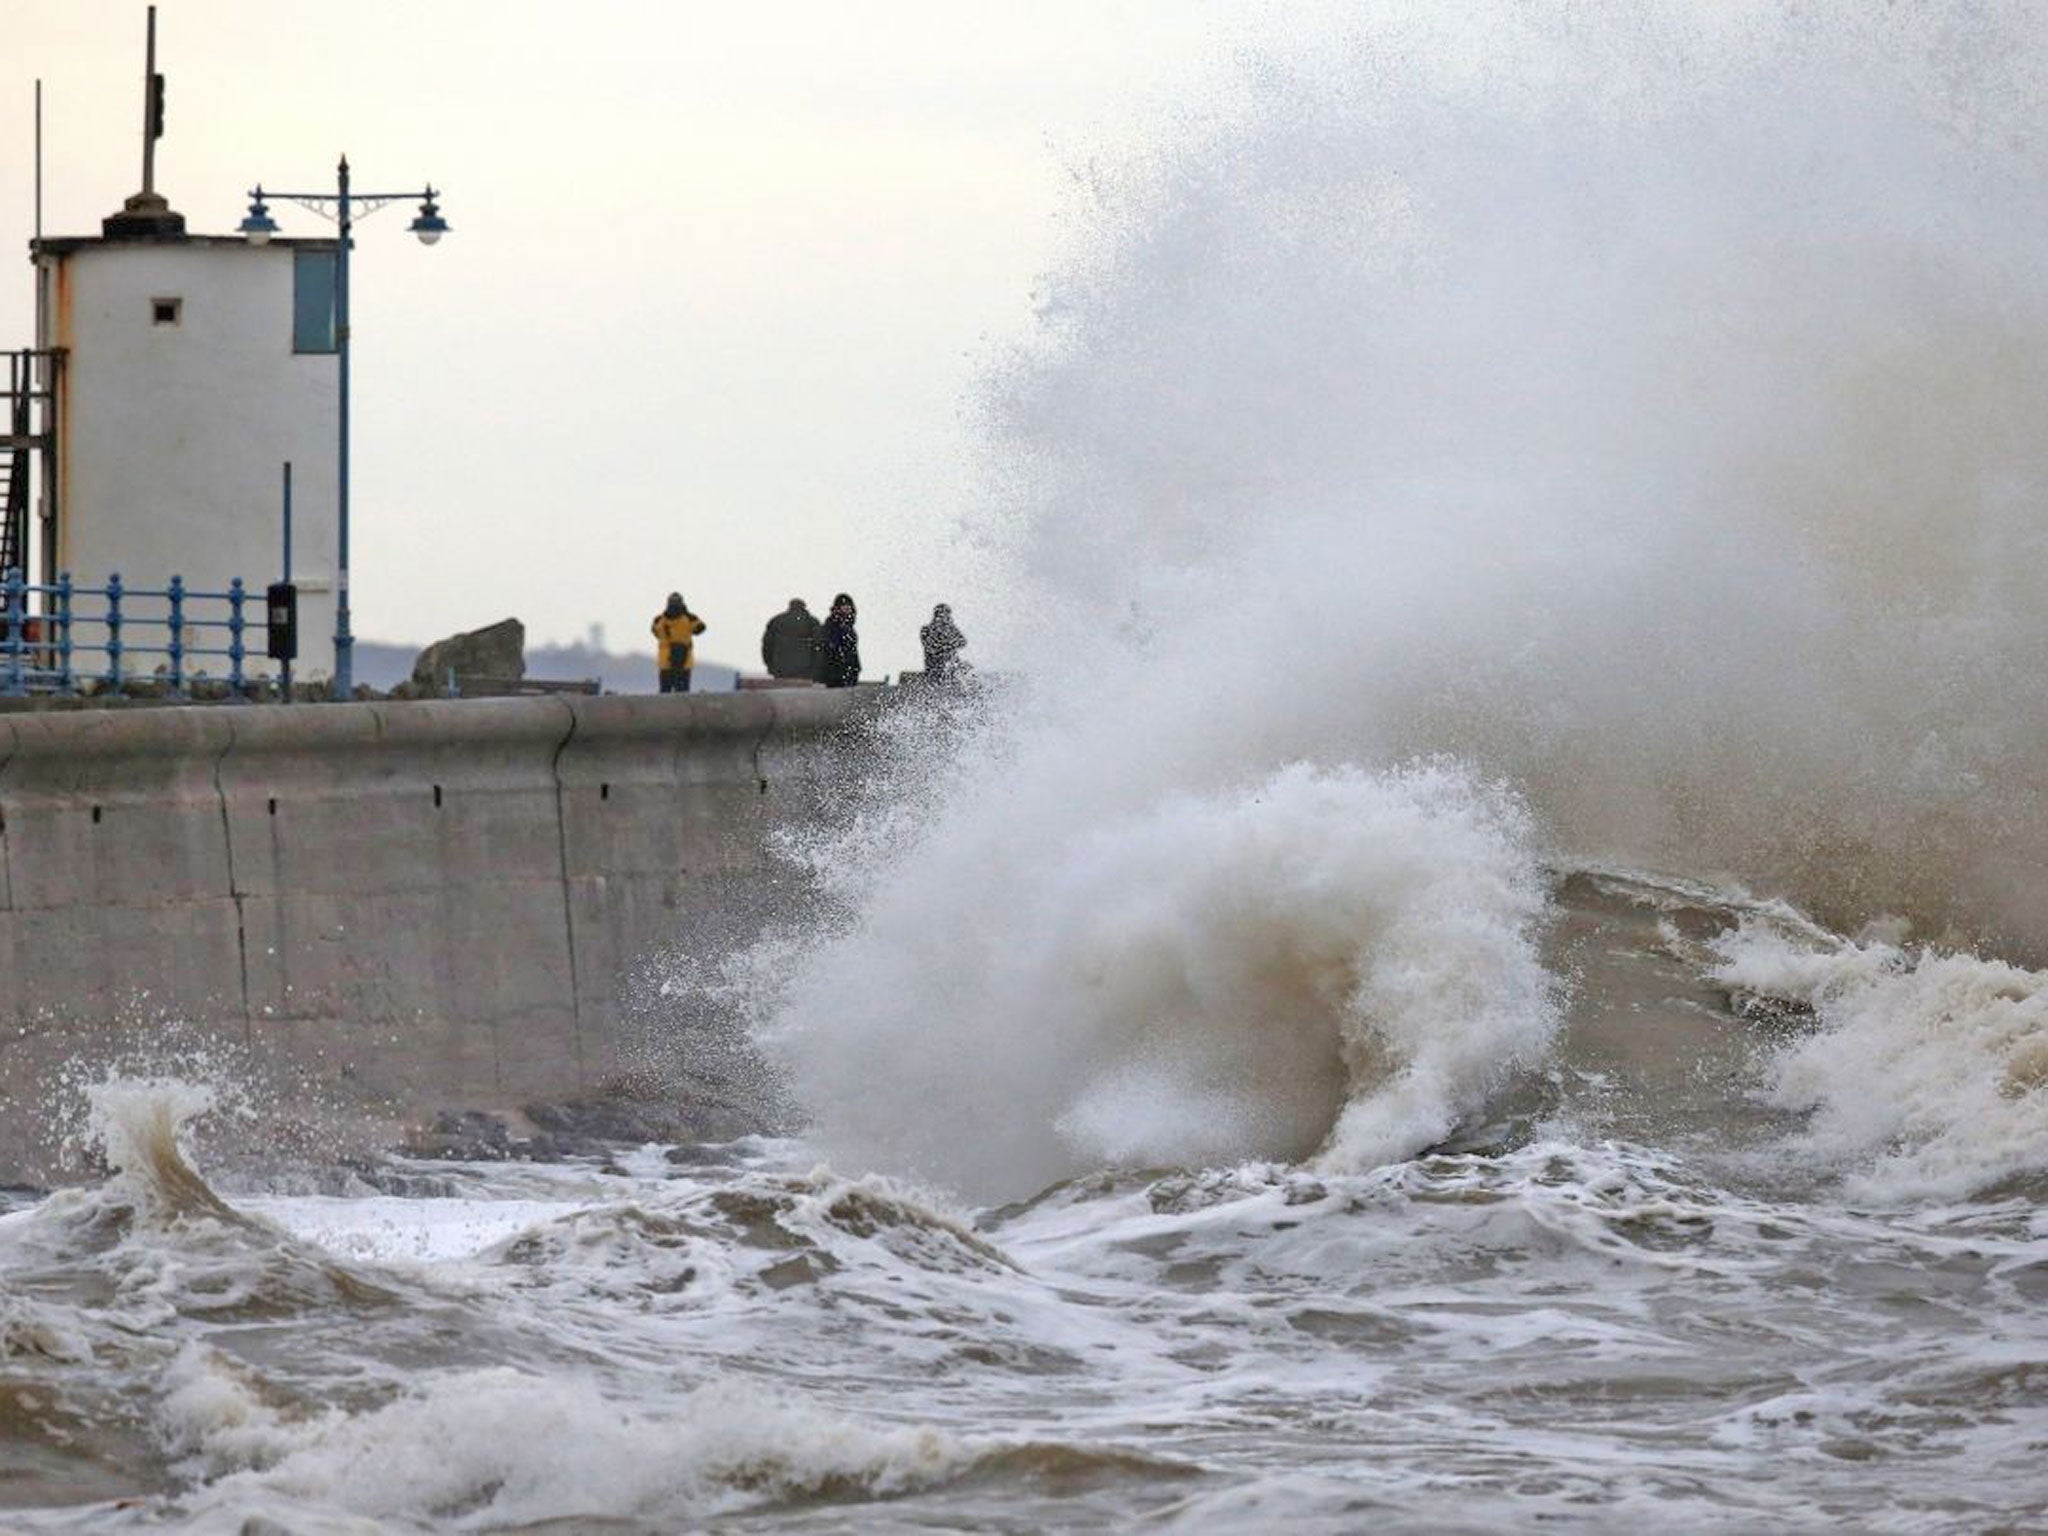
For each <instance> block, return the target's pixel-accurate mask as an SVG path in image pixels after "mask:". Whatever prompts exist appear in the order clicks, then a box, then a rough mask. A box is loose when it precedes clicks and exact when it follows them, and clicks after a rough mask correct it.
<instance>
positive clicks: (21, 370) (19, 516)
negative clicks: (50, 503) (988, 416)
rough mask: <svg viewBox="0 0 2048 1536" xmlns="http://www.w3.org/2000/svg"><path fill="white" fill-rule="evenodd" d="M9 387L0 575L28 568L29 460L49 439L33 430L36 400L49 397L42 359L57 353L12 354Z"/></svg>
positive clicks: (3, 406)
mask: <svg viewBox="0 0 2048 1536" xmlns="http://www.w3.org/2000/svg"><path fill="white" fill-rule="evenodd" d="M5 356H6V358H7V374H6V388H5V389H4V390H0V573H5V572H7V571H13V570H19V571H20V572H21V573H22V574H23V575H25V576H32V575H33V573H32V572H30V571H29V570H28V517H29V496H28V490H29V461H30V456H31V455H32V454H33V453H34V451H35V450H36V449H38V448H41V447H44V446H46V441H47V440H46V439H45V438H43V437H41V436H39V435H37V433H36V432H35V430H34V422H35V402H36V400H38V399H47V398H48V395H49V389H48V387H47V386H45V387H43V388H41V389H38V388H37V386H36V364H37V362H38V360H40V359H43V358H47V357H51V356H53V354H49V353H40V352H36V351H32V350H24V351H20V352H9V353H6V354H5Z"/></svg>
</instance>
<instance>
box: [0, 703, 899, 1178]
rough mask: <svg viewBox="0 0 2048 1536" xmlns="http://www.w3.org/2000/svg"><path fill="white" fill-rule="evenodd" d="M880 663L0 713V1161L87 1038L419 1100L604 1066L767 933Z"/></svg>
mask: <svg viewBox="0 0 2048 1536" xmlns="http://www.w3.org/2000/svg"><path fill="white" fill-rule="evenodd" d="M871 707H873V703H872V696H871V695H869V694H868V692H867V691H866V690H861V691H860V693H859V694H858V695H856V694H855V693H853V692H850V691H849V692H826V691H822V690H819V691H775V692H761V693H739V694H727V695H701V696H700V695H691V696H688V697H682V698H677V697H668V698H660V697H657V698H589V697H573V696H571V697H562V696H557V697H550V698H527V699H499V700H476V701H448V702H438V703H435V702H422V703H392V704H378V703H369V704H347V705H334V706H317V707H305V706H300V707H293V708H285V707H277V706H265V707H249V708H229V707H216V708H186V709H153V710H135V711H123V712H99V711H94V712H79V713H68V714H24V715H13V716H0V1063H4V1069H5V1070H4V1073H0V1078H4V1084H5V1087H4V1095H5V1099H6V1100H7V1102H5V1103H4V1104H0V1180H4V1179H6V1178H7V1177H10V1176H11V1177H23V1176H31V1177H32V1176H35V1173H36V1165H37V1164H38V1162H39V1161H40V1160H41V1158H42V1157H43V1156H44V1152H45V1151H46V1148H45V1149H43V1150H35V1149H34V1146H33V1144H34V1143H36V1142H37V1141H38V1140H39V1139H40V1140H42V1141H47V1127H46V1125H45V1124H44V1122H45V1121H46V1120H47V1118H48V1117H49V1115H50V1114H51V1113H52V1105H51V1102H50V1101H51V1100H53V1099H54V1098H55V1097H57V1096H58V1094H59V1090H60V1088H63V1087H65V1086H66V1085H67V1078H68V1077H75V1076H77V1075H78V1073H79V1069H80V1066H81V1064H85V1066H86V1068H87V1070H90V1067H91V1064H92V1063H95V1062H97V1061H100V1060H102V1059H112V1056H113V1054H114V1053H113V1045H114V1044H115V1043H118V1044H119V1045H120V1047H121V1048H122V1050H124V1051H126V1052H127V1053H128V1054H129V1056H130V1057H131V1059H132V1058H133V1057H135V1056H136V1055H138V1054H140V1055H141V1056H143V1057H145V1058H146V1057H147V1055H148V1048H149V1046H150V1043H151V1042H152V1040H156V1039H159V1038H161V1039H165V1040H169V1039H171V1038H173V1037H175V1038H176V1039H177V1040H179V1041H184V1042H190V1041H192V1040H195V1039H198V1040H207V1039H211V1040H217V1041H220V1042H224V1043H227V1044H230V1045H232V1046H233V1047H234V1048H235V1050H236V1051H237V1052H238V1053H240V1056H241V1057H242V1058H243V1059H246V1060H249V1061H253V1062H255V1063H257V1064H259V1065H260V1066H262V1067H263V1068H264V1070H266V1071H268V1072H270V1073H271V1074H272V1075H273V1076H276V1075H279V1074H283V1075H286V1076H291V1075H296V1077H297V1078H298V1079H299V1080H301V1081H305V1082H307V1083H308V1084H309V1085H311V1086H317V1087H318V1088H319V1089H320V1095H319V1096H320V1097H321V1098H322V1099H323V1101H327V1102H337V1101H338V1102H345V1103H346V1104H348V1105H351V1106H353V1107H355V1108H356V1109H358V1110H360V1111H361V1112H362V1113H363V1114H365V1115H368V1116H370V1117H372V1118H373V1119H376V1120H380V1121H381V1122H383V1123H384V1124H386V1125H387V1126H388V1127H390V1128H391V1129H392V1130H394V1131H396V1130H397V1129H398V1128H399V1127H401V1126H403V1125H404V1124H405V1123H406V1122H408V1121H415V1122H416V1121H417V1120H418V1119H420V1118H421V1117H423V1116H427V1115H431V1114H432V1113H434V1112H435V1111H437V1110H440V1109H445V1108H457V1107H460V1108H486V1109H503V1108H516V1107H517V1106H519V1105H521V1104H523V1103H527V1102H531V1101H534V1100H556V1099H562V1098H567V1097H573V1096H575V1095H577V1094H579V1093H588V1092H590V1091H592V1090H594V1089H596V1088H598V1087H600V1086H602V1085H603V1084H605V1083H606V1082H608V1081H609V1080H611V1079H613V1078H615V1077H616V1076H617V1075H618V1074H619V1073H620V1072H621V1070H622V1069H623V1068H624V1067H625V1066H626V1065H627V1064H628V1062H627V1055H628V1050H629V1044H630V1036H631V1033H632V1031H631V1029H630V1028H629V1027H628V1024H629V1021H628V1019H627V1012H628V1007H627V1004H628V998H627V989H628V987H629V985H630V982H631V978H632V975H633V972H634V968H635V967H636V965H639V964H641V963H643V962H645V961H646V960H647V959H648V958H649V957H650V956H657V955H662V954H680V955H684V956H687V955H689V954H692V953H701V952H705V951H707V950H710V949H712V948H715V947H722V946H724V945H725V944H729V943H731V942H733V941H734V940H735V939H740V938H744V937H745V936H746V935H747V932H748V931H750V930H751V928H752V927H753V926H755V925H757V924H758V922H759V920H760V918H761V917H762V916H763V915H764V914H766V913H770V912H772V911H773V910H774V909H775V908H776V906H777V903H778V900H779V899H780V897H781V894H782V893H783V892H785V890H786V882H787V880H788V878H789V877H788V876H787V875H786V874H785V873H783V872H782V870H781V866H779V865H777V864H776V863H775V862H774V861H773V860H772V859H771V858H770V856H769V854H768V851H767V846H766V842H767V836H768V832H769V830H770V828H771V826H773V825H774V824H775V822H776V821H777V819H778V818H788V817H792V816H802V815H805V814H807V813H808V812H807V808H808V807H810V806H811V805H813V804H814V803H815V800H816V796H817V795H818V793H819V790H820V783H821V780H822V778H823V777H824V775H825V774H826V773H827V772H828V771H829V766H828V765H830V764H831V763H833V762H834V761H836V760H837V759H838V757H839V755H840V750H841V749H840V748H838V747H836V746H835V745H834V743H835V741H836V740H837V739H838V738H839V737H840V736H841V735H843V733H844V729H845V727H846V726H847V725H848V723H849V718H850V716H851V715H852V714H853V713H855V712H858V711H860V710H862V709H864V708H871Z"/></svg>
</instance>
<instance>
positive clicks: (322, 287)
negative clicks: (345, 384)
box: [292, 251, 335, 352]
mask: <svg viewBox="0 0 2048 1536" xmlns="http://www.w3.org/2000/svg"><path fill="white" fill-rule="evenodd" d="M334 257H335V253H334V252H333V251H293V252H292V350H293V351H294V352H332V351H333V350H334Z"/></svg>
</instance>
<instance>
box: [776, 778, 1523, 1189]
mask: <svg viewBox="0 0 2048 1536" xmlns="http://www.w3.org/2000/svg"><path fill="white" fill-rule="evenodd" d="M1110 798H1111V799H1112V800H1113V801H1119V802H1120V801H1124V800H1126V799H1127V798H1128V797H1127V794H1126V793H1125V792H1124V791H1122V790H1119V791H1116V792H1114V793H1113V794H1112V796H1111V797H1110ZM982 812H983V807H982V806H981V805H980V804H979V803H974V804H970V805H969V806H967V807H966V808H964V809H960V808H957V807H956V811H955V814H953V815H952V816H950V817H949V818H948V819H947V820H945V821H944V822H942V823H941V824H940V825H939V826H937V827H936V828H935V829H934V830H933V833H932V835H931V836H930V837H929V838H928V839H926V840H925V841H924V842H922V843H920V844H917V845H916V846H915V847H914V848H913V849H912V850H911V851H909V852H908V853H906V854H905V855H904V856H903V857H902V858H901V860H900V862H898V863H897V864H896V865H895V866H894V867H893V868H892V870H891V881H890V883H888V884H886V885H885V886H883V887H881V888H880V889H878V890H876V891H875V892H874V893H873V894H872V896H871V899H870V901H869V903H868V905H867V906H866V908H865V910H864V911H863V912H862V914H861V917H860V919H859V922H858V923H857V924H856V925H855V927H854V928H853V929H852V930H851V931H850V932H849V933H847V934H846V935H844V936H843V937H841V938H840V939H838V940H836V941H835V942H833V943H831V944H830V945H829V946H826V947H824V948H823V949H822V950H821V951H819V952H817V953H815V954H813V956H812V957H811V959H810V961H809V963H808V964H807V967H806V969H805V970H804V971H803V972H802V973H801V975H800V977H799V979H798V981H797V984H796V985H795V986H794V987H793V988H792V990H791V992H790V993H789V994H788V996H787V997H786V998H785V999H784V1000H783V1006H782V1009H781V1011H780V1013H779V1014H778V1016H777V1017H776V1019H775V1020H774V1022H773V1025H772V1027H771V1028H769V1029H768V1030H767V1031H765V1035H764V1037H765V1039H766V1040H767V1042H768V1043H769V1045H770V1046H771V1047H772V1048H773V1049H774V1050H775V1051H776V1052H777V1053H778V1055H779V1056H780V1057H781V1059H782V1060H783V1062H784V1063H785V1064H786V1065H787V1067H788V1069H789V1071H790V1073H791V1075H792V1077H793V1079H794V1080H795V1082H796V1084H797V1087H798V1091H799V1093H800V1095H801V1096H802V1097H803V1099H804V1100H805V1102H806V1103H807V1104H808V1105H809V1106H810V1107H811V1109H812V1110H813V1112H814V1113H815V1114H816V1116H817V1121H818V1124H817V1134H818V1136H819V1138H820V1139H821V1140H822V1142H823V1143H824V1144H825V1145H826V1146H827V1147H828V1148H829V1149H830V1150H831V1151H832V1152H833V1154H834V1157H835V1160H840V1161H850V1162H853V1163H856V1164H863V1163H864V1164H869V1165H875V1164H879V1165H881V1166H884V1167H890V1168H897V1169H909V1170H911V1171H914V1172H916V1173H918V1174H920V1175H922V1176H924V1177H926V1178H929V1179H932V1180H935V1181H939V1182H942V1183H945V1184H948V1185H951V1186H952V1187H955V1188H965V1189H968V1190H971V1191H974V1192H977V1193H988V1192H997V1193H1004V1194H1016V1193H1024V1192H1028V1191H1029V1190H1031V1189H1033V1188H1036V1187H1039V1186H1040V1185H1042V1184H1044V1183H1047V1182H1049V1181H1051V1180H1052V1179H1055V1178H1058V1177H1061V1176H1064V1175H1068V1174H1073V1173H1078V1172H1082V1171H1085V1170H1087V1169H1089V1168H1092V1167H1096V1166H1100V1165H1101V1164H1103V1163H1105V1162H1108V1163H1121V1164H1145V1163H1155V1164H1157V1163H1188V1162H1213V1161H1221V1162H1235V1161H1240V1160H1243V1159H1247V1158H1261V1157H1264V1158H1302V1157H1306V1156H1309V1155H1311V1154H1313V1153H1315V1152H1317V1151H1318V1149H1319V1148H1320V1149H1321V1150H1322V1152H1323V1155H1324V1156H1325V1158H1326V1159H1328V1160H1330V1161H1331V1162H1333V1163H1337V1164H1342V1165H1344V1166H1358V1165H1362V1164H1369V1163H1371V1162H1374V1161H1379V1160H1384V1159H1386V1158H1390V1157H1400V1156H1405V1155H1408V1154H1410V1153H1413V1152H1414V1151H1417V1150H1419V1149H1420V1148H1421V1147H1423V1146H1425V1145H1427V1144H1428V1143H1429V1142H1430V1141H1432V1140H1434V1139H1437V1138H1439V1137H1441V1136H1442V1135H1443V1134H1444V1133H1445V1132H1446V1131H1448V1130H1449V1129H1450V1128H1451V1126H1452V1125H1453V1124H1454V1123H1455V1121H1456V1119H1457V1117H1458V1116H1459V1115H1460V1114H1462V1113H1465V1112H1468V1111H1469V1110H1471V1109H1473V1108H1476V1107H1477V1105H1478V1104H1479V1103H1480V1102H1482V1101H1483V1099H1484V1097H1485V1095H1486V1093H1487V1092H1488V1091H1489V1090H1490V1089H1491V1088H1492V1087H1493V1086H1495V1085H1496V1084H1497V1083H1498V1082H1499V1081H1500V1079H1501V1077H1502V1075H1503V1074H1504V1073H1506V1072H1509V1071H1512V1070H1513V1069H1514V1068H1516V1067H1517V1066H1525V1065H1527V1064H1529V1063H1530V1062H1532V1061H1534V1060H1535V1059H1537V1058H1538V1057H1539V1056H1540V1054H1541V1053H1542V1051H1543V1049H1544V1047H1545V1046H1546V1044H1547V1042H1548V1041H1549V1039H1550V1036H1551V1033H1552V1031H1553V1029H1554V1028H1555V1023H1556V1013H1555V1009H1554V1007H1553V1004H1552V999H1551V997H1550V993H1549V983H1548V979H1547V978H1546V976H1545V975H1544V973H1543V971H1542V969H1541V967H1540V965H1539V964H1538V962H1537V960H1536V958H1535V954H1534V950H1533V947H1532V944H1531V928H1532V925H1533V924H1534V923H1535V921H1536V920H1537V918H1538V916H1539V915H1540V913H1541V911H1542V909H1543V891H1542V884H1541V880H1540V877H1539V875H1538V871H1537V867H1536V863H1535V860H1534V857H1533V853H1532V850H1531V847H1530V837H1529V828H1528V825H1527V822H1526V818H1525V817H1524V816H1523V815H1522V813H1521V811H1520V809H1519V808H1518V807H1517V806H1516V805H1515V803H1514V802H1513V801H1512V800H1511V799H1510V798H1508V797H1506V796H1504V795H1502V794H1500V793H1499V792H1497V791H1495V790H1491V789H1488V788H1487V787H1485V786H1483V785H1481V784H1479V783H1477V782H1475V781H1474V780H1473V779H1472V778H1471V777H1470V776H1469V775H1466V774H1464V773H1462V772H1460V771H1459V770H1457V769H1456V768H1455V767H1452V766H1448V765H1443V764H1433V765H1425V766H1419V767H1415V768H1411V769H1409V770H1406V771H1403V772H1398V773H1389V774H1377V775H1376V774H1371V773H1366V772H1364V771H1361V770H1359V769H1356V768H1339V769H1331V770H1318V769H1313V768H1309V767H1306V766H1296V767H1293V768H1289V769H1285V770H1282V771H1281V772H1279V773H1277V774H1275V775H1273V776H1271V777H1269V778H1266V779H1264V780H1263V781H1262V782H1258V783H1255V784H1252V785H1249V786H1245V787H1241V788H1238V789H1235V790H1228V791H1214V792H1211V793H1208V794H1202V795H1197V794H1193V793H1165V794H1162V795H1161V797H1160V798H1159V799H1158V800H1157V801H1156V802H1153V803H1151V804H1144V803H1139V804H1137V805H1135V806H1132V805H1128V804H1121V803H1113V804H1111V805H1108V806H1105V805H1102V804H1100V803H1099V802H1093V801H1082V802H1076V803H1070V804H1069V805H1067V806H1066V807H1064V809H1063V811H1062V812H1061V813H1058V814H1049V815H1048V816H1046V817H1044V818H1035V817H1032V816H1029V815H1026V816H1015V815H1010V816H998V817H990V816H988V815H985V814H983V813H982ZM1340 1116H1341V1121H1340Z"/></svg>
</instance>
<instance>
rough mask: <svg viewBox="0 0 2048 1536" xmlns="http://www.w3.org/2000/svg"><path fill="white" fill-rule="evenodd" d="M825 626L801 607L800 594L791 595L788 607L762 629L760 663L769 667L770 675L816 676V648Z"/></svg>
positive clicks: (805, 608)
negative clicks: (798, 595) (796, 595)
mask: <svg viewBox="0 0 2048 1536" xmlns="http://www.w3.org/2000/svg"><path fill="white" fill-rule="evenodd" d="M824 627H825V626H824V625H822V624H820V623H819V622H818V616H817V615H816V614H814V613H812V612H811V610H810V609H809V608H807V607H805V606H804V600H803V599H802V598H800V597H792V598H791V599H790V600H789V607H788V608H786V609H785V610H783V611H782V612H781V613H778V614H777V615H775V617H774V618H772V619H770V620H769V621H768V627H767V628H766V629H764V630H762V631H761V665H762V666H764V667H766V668H767V669H768V675H769V676H770V677H816V676H817V675H818V647H819V644H820V639H819V636H820V633H821V632H822V631H823V629H824Z"/></svg>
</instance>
